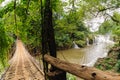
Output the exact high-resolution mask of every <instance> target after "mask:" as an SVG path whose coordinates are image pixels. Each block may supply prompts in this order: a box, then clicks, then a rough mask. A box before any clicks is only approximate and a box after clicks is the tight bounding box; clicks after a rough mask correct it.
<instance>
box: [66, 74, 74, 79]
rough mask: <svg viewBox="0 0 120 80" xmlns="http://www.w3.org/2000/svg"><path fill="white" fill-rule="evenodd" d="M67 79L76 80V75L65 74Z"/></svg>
mask: <svg viewBox="0 0 120 80" xmlns="http://www.w3.org/2000/svg"><path fill="white" fill-rule="evenodd" d="M67 80H76V77H75V76H73V75H71V74H67Z"/></svg>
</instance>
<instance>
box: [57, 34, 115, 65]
mask: <svg viewBox="0 0 120 80" xmlns="http://www.w3.org/2000/svg"><path fill="white" fill-rule="evenodd" d="M94 41H95V42H94V43H93V44H92V45H89V46H87V47H85V48H73V49H69V50H63V51H58V58H60V59H62V60H65V61H68V62H72V63H76V64H83V65H86V66H93V65H94V64H95V62H96V61H97V59H98V58H103V57H106V56H107V53H108V51H109V49H110V47H111V46H112V45H113V44H114V42H113V41H112V40H110V36H109V35H105V36H104V35H98V36H96V37H95V40H94Z"/></svg>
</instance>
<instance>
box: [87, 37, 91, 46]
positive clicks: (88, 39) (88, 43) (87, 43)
mask: <svg viewBox="0 0 120 80" xmlns="http://www.w3.org/2000/svg"><path fill="white" fill-rule="evenodd" d="M86 44H87V46H89V45H90V44H89V39H88V38H86Z"/></svg>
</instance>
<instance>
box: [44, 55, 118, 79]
mask: <svg viewBox="0 0 120 80" xmlns="http://www.w3.org/2000/svg"><path fill="white" fill-rule="evenodd" d="M44 60H45V61H47V62H48V63H50V64H52V65H53V66H55V67H57V68H59V69H61V70H64V71H66V72H69V73H71V74H73V75H76V76H78V77H80V78H82V79H85V80H120V75H118V74H116V73H112V74H110V73H107V72H104V71H101V70H98V69H96V68H94V67H87V66H83V65H78V64H73V63H68V62H65V61H62V60H60V59H58V58H54V57H52V56H49V55H45V56H44Z"/></svg>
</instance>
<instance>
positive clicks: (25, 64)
mask: <svg viewBox="0 0 120 80" xmlns="http://www.w3.org/2000/svg"><path fill="white" fill-rule="evenodd" d="M1 80H44V73H43V71H42V69H41V68H40V67H39V66H38V64H37V62H36V61H35V59H34V58H33V57H32V56H31V55H30V54H29V53H28V51H27V50H26V49H25V47H24V45H23V43H22V42H21V40H17V41H16V51H15V54H14V56H13V58H12V59H11V60H10V66H9V68H8V69H7V70H6V71H5V72H4V74H3V75H2V78H1Z"/></svg>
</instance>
